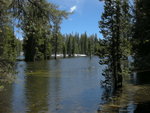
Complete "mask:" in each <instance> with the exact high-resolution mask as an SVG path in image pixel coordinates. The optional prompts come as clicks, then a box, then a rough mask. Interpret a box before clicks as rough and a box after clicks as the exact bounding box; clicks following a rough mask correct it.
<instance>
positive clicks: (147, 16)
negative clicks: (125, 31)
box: [133, 0, 150, 70]
mask: <svg viewBox="0 0 150 113" xmlns="http://www.w3.org/2000/svg"><path fill="white" fill-rule="evenodd" d="M134 14H135V25H134V34H133V52H134V54H135V55H134V60H135V62H134V64H135V65H134V66H135V68H136V70H149V67H150V63H149V62H150V51H149V48H150V1H149V0H135V12H134Z"/></svg>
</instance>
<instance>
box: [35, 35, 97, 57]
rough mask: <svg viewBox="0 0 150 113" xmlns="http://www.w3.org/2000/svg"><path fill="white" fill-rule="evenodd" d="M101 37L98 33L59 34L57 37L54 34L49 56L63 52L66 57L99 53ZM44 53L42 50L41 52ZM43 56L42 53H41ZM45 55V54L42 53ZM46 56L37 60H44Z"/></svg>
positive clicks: (50, 41) (51, 38)
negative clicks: (99, 37) (88, 34)
mask: <svg viewBox="0 0 150 113" xmlns="http://www.w3.org/2000/svg"><path fill="white" fill-rule="evenodd" d="M99 42H100V39H98V37H97V35H96V34H95V35H91V36H87V34H86V33H83V34H81V35H79V34H78V33H76V34H66V35H61V34H59V35H58V37H57V41H56V37H55V36H52V37H50V40H49V46H50V47H51V48H49V56H48V58H50V56H51V54H54V55H55V58H56V55H57V54H63V56H64V57H66V55H68V56H69V57H71V56H74V55H75V54H85V55H88V56H92V55H97V54H98V51H99V49H100V44H99ZM41 54H42V52H41ZM40 56H41V55H40ZM42 56H43V55H42ZM42 59H44V58H41V59H40V58H39V59H36V60H42Z"/></svg>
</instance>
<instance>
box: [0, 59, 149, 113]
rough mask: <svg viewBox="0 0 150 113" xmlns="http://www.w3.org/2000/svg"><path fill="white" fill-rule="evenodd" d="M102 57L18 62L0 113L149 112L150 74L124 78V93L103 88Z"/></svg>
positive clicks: (0, 99) (1, 96) (0, 95)
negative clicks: (14, 77) (15, 77)
mask: <svg viewBox="0 0 150 113" xmlns="http://www.w3.org/2000/svg"><path fill="white" fill-rule="evenodd" d="M98 62H99V58H98V57H92V58H91V59H90V58H89V57H76V58H66V59H58V60H50V61H40V62H33V63H26V62H24V61H19V62H17V65H16V71H17V72H18V73H17V74H16V76H17V79H16V81H15V83H13V84H11V85H8V86H6V88H5V90H4V91H3V92H0V113H150V109H149V108H150V72H145V73H134V74H132V75H131V76H130V77H127V78H126V77H124V78H126V79H127V80H125V83H124V85H123V88H122V90H121V91H118V92H116V93H115V94H111V92H109V91H108V90H105V89H103V88H101V85H100V80H101V79H102V75H101V74H102V70H103V68H104V66H101V65H99V63H98Z"/></svg>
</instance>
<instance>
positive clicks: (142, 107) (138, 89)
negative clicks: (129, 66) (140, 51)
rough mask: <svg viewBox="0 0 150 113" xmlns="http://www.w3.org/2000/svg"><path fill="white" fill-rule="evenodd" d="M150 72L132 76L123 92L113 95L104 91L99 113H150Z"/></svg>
mask: <svg viewBox="0 0 150 113" xmlns="http://www.w3.org/2000/svg"><path fill="white" fill-rule="evenodd" d="M149 74H150V72H140V73H134V74H133V75H131V79H130V82H127V81H126V82H125V83H124V86H123V88H122V89H121V90H119V91H117V92H116V93H114V94H113V93H111V92H110V91H109V90H104V92H103V95H102V102H103V103H101V104H100V108H99V110H98V113H149V112H150V110H149V107H150V95H149V94H150V81H149V80H150V77H149Z"/></svg>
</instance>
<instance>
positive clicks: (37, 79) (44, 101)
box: [25, 62, 49, 113]
mask: <svg viewBox="0 0 150 113" xmlns="http://www.w3.org/2000/svg"><path fill="white" fill-rule="evenodd" d="M44 66H45V67H47V64H46V62H43V63H41V64H40V66H39V67H37V65H36V63H35V65H32V70H34V71H35V70H36V71H41V70H40V69H39V68H40V67H42V70H44V71H45V70H47V69H46V68H45V69H43V67H44ZM33 73H34V72H33ZM44 75H45V73H44V72H43V74H41V73H40V74H37V75H36V74H35V75H34V74H33V75H30V76H27V77H26V86H25V90H26V91H25V94H26V98H27V102H26V103H27V108H28V112H34V113H38V112H41V111H42V112H47V111H48V93H49V78H48V77H46V75H45V76H44Z"/></svg>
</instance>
